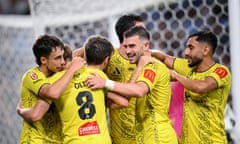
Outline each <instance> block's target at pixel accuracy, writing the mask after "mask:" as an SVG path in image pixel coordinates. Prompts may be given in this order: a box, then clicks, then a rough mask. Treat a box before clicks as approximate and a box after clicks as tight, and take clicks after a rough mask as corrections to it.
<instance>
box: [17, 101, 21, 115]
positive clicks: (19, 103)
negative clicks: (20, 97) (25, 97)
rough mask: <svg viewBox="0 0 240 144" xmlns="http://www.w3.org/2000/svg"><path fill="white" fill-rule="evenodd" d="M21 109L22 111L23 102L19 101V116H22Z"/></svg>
mask: <svg viewBox="0 0 240 144" xmlns="http://www.w3.org/2000/svg"><path fill="white" fill-rule="evenodd" d="M21 109H22V102H21V101H19V102H18V104H17V107H16V111H17V113H18V114H19V115H21Z"/></svg>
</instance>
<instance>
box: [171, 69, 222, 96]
mask: <svg viewBox="0 0 240 144" xmlns="http://www.w3.org/2000/svg"><path fill="white" fill-rule="evenodd" d="M171 77H172V78H173V79H175V80H177V81H179V82H180V83H181V84H182V85H183V86H184V87H185V88H186V89H188V90H190V91H192V92H195V93H199V94H204V93H207V92H209V91H212V90H214V89H216V88H217V87H218V84H217V82H216V80H215V79H214V78H213V77H206V78H205V79H203V80H193V79H189V78H187V77H185V76H183V75H181V74H179V73H177V72H175V71H171Z"/></svg>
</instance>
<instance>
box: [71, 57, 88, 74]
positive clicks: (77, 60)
mask: <svg viewBox="0 0 240 144" xmlns="http://www.w3.org/2000/svg"><path fill="white" fill-rule="evenodd" d="M85 64H86V61H85V60H84V59H83V58H82V57H73V59H72V62H71V64H70V67H69V69H71V70H73V71H74V72H76V71H77V70H79V69H81V68H82V67H83V66H84V65H85Z"/></svg>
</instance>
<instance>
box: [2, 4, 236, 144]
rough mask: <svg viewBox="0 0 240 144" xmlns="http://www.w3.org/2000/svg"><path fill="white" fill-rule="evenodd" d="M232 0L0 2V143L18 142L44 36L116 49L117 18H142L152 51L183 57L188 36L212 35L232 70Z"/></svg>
mask: <svg viewBox="0 0 240 144" xmlns="http://www.w3.org/2000/svg"><path fill="white" fill-rule="evenodd" d="M229 1H234V0H229ZM229 1H228V0H168V1H164V0H147V1H145V0H131V1H128V0H121V1H118V0H92V1H88V0H81V1H79V0H58V1H54V0H29V1H28V0H0V65H1V69H0V75H1V77H0V143H1V144H16V143H19V142H18V141H19V134H20V131H21V124H22V122H21V118H20V117H19V116H18V115H17V113H16V111H15V109H16V105H17V102H18V101H19V97H20V96H19V93H20V90H19V87H20V82H21V77H22V75H23V73H24V72H25V71H26V70H27V69H29V68H30V67H32V66H35V60H34V57H33V54H32V50H31V48H32V44H33V42H34V40H35V38H36V37H37V36H39V35H40V34H43V33H47V34H53V35H56V36H58V37H59V38H60V39H62V40H63V41H64V42H65V43H67V44H69V45H70V46H71V47H72V49H76V48H79V47H81V46H82V45H83V42H84V41H85V40H86V38H87V37H89V36H90V35H94V34H100V35H103V36H105V37H108V38H109V40H110V41H111V42H112V43H113V45H114V46H116V47H117V46H118V40H117V39H116V35H115V32H114V24H115V22H116V19H117V18H118V17H119V16H120V15H123V14H127V13H135V14H139V15H141V16H142V17H143V19H144V22H145V25H146V27H147V29H148V30H149V31H150V33H151V40H152V41H151V42H152V43H151V49H158V50H161V51H163V52H166V53H168V54H170V55H174V56H179V57H182V52H183V50H184V44H185V41H186V38H187V36H188V35H189V34H192V33H194V32H196V31H199V30H211V31H213V32H214V33H215V34H216V35H217V36H218V40H219V45H218V48H217V51H216V54H215V56H214V58H215V60H216V61H217V62H219V63H222V64H224V65H226V66H228V67H229V68H230V69H231V70H232V69H233V68H232V67H233V65H231V64H232V63H231V51H230V34H229V31H230V29H229V26H230V24H229ZM237 1H238V0H237ZM236 18H237V19H239V17H236ZM238 33H239V31H238ZM238 38H239V37H238ZM238 62H239V61H238ZM238 75H239V73H238ZM234 97H236V96H234V94H233V92H232V93H231V94H230V97H229V101H228V108H227V112H226V117H225V120H226V132H227V133H228V136H229V144H238V143H240V142H239V138H240V136H239V133H240V131H239V129H238V130H236V122H237V115H239V114H237V113H239V112H237V111H236V110H235V112H234V110H233V109H234V101H235V100H237V99H234ZM235 103H236V104H237V102H235ZM236 108H237V106H235V109H236ZM232 110H233V111H232ZM238 111H239V110H238ZM239 121H240V119H238V122H239ZM234 140H235V142H234Z"/></svg>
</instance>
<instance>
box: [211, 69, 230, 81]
mask: <svg viewBox="0 0 240 144" xmlns="http://www.w3.org/2000/svg"><path fill="white" fill-rule="evenodd" d="M214 72H215V73H216V74H217V75H218V76H219V77H220V78H221V79H222V78H224V77H225V76H226V75H227V74H228V72H227V70H226V69H224V68H223V67H218V68H216V69H215V70H214Z"/></svg>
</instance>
